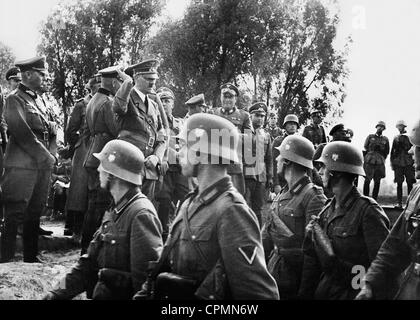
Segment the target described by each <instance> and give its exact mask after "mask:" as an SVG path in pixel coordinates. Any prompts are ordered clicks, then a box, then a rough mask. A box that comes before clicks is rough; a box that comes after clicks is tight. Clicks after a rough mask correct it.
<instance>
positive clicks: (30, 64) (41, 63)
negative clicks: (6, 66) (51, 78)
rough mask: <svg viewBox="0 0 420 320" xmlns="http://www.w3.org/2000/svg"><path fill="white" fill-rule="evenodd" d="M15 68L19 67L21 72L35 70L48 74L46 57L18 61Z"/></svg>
mask: <svg viewBox="0 0 420 320" xmlns="http://www.w3.org/2000/svg"><path fill="white" fill-rule="evenodd" d="M15 66H16V67H18V68H19V69H20V71H21V72H25V71H30V70H35V71H39V72H42V73H46V72H47V67H46V58H45V57H35V58H31V59H27V60H21V61H16V62H15Z"/></svg>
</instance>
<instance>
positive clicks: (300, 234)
mask: <svg viewBox="0 0 420 320" xmlns="http://www.w3.org/2000/svg"><path fill="white" fill-rule="evenodd" d="M278 150H279V153H280V155H279V156H278V158H277V159H276V160H277V162H278V166H277V168H278V174H279V175H281V176H282V177H283V179H284V180H285V181H286V183H287V184H286V186H285V187H284V188H283V189H282V191H281V193H280V194H279V195H278V196H277V197H276V199H275V200H274V202H273V204H272V205H271V209H270V211H269V214H268V218H267V221H266V224H265V226H264V228H263V229H264V231H263V234H264V240H265V241H264V245H265V249H266V251H267V249H269V248H270V247H273V249H272V253H271V256H270V261H269V262H268V268H269V271H270V273H271V274H272V275H273V277H274V278H275V279H276V281H277V286H278V287H279V293H280V296H281V298H282V299H296V298H297V293H298V290H299V286H300V282H301V276H302V267H303V251H302V244H303V239H304V235H305V227H306V225H307V223H308V222H309V220H310V219H311V216H312V215H317V214H318V213H319V212H320V211H321V209H322V208H323V206H324V203H325V201H326V200H327V198H326V197H325V195H324V193H323V191H322V188H321V187H318V186H316V185H314V184H313V183H312V182H311V179H310V175H311V173H310V171H311V170H312V169H313V166H312V157H313V154H314V147H313V145H312V144H311V142H310V141H309V140H308V139H306V138H304V137H301V136H297V135H290V136H288V137H286V138H285V139H284V140H283V142H282V144H281V145H280V147H278Z"/></svg>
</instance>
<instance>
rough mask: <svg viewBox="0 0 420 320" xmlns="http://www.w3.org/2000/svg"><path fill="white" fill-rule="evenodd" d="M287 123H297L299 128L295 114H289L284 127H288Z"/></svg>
mask: <svg viewBox="0 0 420 320" xmlns="http://www.w3.org/2000/svg"><path fill="white" fill-rule="evenodd" d="M287 122H295V123H296V124H297V126H298V127H299V119H298V117H297V116H296V115H295V114H288V115H287V116H286V117H285V118H284V121H283V126H285V125H286V123H287Z"/></svg>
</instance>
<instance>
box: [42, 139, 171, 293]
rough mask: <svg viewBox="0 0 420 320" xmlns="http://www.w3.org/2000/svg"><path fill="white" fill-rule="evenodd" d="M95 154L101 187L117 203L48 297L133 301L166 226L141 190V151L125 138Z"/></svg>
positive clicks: (142, 161) (113, 141)
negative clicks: (77, 259) (84, 252)
mask: <svg viewBox="0 0 420 320" xmlns="http://www.w3.org/2000/svg"><path fill="white" fill-rule="evenodd" d="M94 157H95V158H97V159H98V160H99V161H100V165H99V167H98V171H99V179H100V185H101V188H104V189H106V190H108V191H109V192H110V193H111V194H112V197H113V200H114V204H113V206H112V208H111V210H108V211H107V212H106V214H105V215H104V218H103V220H102V225H101V227H100V228H99V230H98V231H97V232H96V233H95V235H94V237H93V240H92V241H91V243H90V244H89V248H88V250H87V253H86V254H84V255H83V256H82V257H81V258H80V259H79V261H78V263H77V265H76V266H75V267H73V268H72V269H71V271H70V272H69V273H68V274H67V275H66V276H65V277H64V279H63V280H62V281H60V283H59V284H58V285H57V286H56V287H55V288H54V289H53V290H52V291H51V292H49V293H48V294H47V296H45V297H44V299H51V300H56V299H58V300H64V299H72V298H74V297H75V296H77V295H79V294H80V293H83V292H86V294H87V297H88V298H89V299H96V300H129V299H131V298H132V296H133V295H134V293H135V292H137V291H138V290H140V288H141V286H142V284H143V283H144V281H145V280H146V276H147V268H148V262H149V261H155V260H157V259H158V258H159V256H160V253H161V250H162V247H163V243H162V237H161V234H162V226H161V224H160V222H159V218H158V216H157V213H156V210H155V208H154V207H153V205H152V203H151V202H150V200H149V199H147V197H146V196H145V195H144V194H143V193H142V192H141V185H142V173H143V166H144V156H143V153H142V152H141V151H140V150H139V149H138V148H137V147H135V146H134V145H132V144H131V143H129V142H126V141H122V140H112V141H110V142H108V143H107V144H106V145H105V147H104V148H103V150H102V151H101V152H100V153H95V154H94Z"/></svg>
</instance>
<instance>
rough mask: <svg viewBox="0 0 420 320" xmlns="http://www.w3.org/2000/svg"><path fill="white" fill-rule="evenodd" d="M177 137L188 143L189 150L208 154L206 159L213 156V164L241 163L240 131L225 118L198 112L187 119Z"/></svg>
mask: <svg viewBox="0 0 420 320" xmlns="http://www.w3.org/2000/svg"><path fill="white" fill-rule="evenodd" d="M177 137H178V138H179V139H180V140H183V141H184V142H185V143H186V144H187V148H188V149H189V150H191V151H194V152H199V153H200V155H205V156H207V158H206V159H209V158H210V157H209V156H211V162H209V163H211V164H222V163H223V164H228V163H229V162H233V163H239V157H238V151H237V150H238V145H239V132H238V129H237V128H236V127H235V126H234V125H233V124H232V123H231V122H230V121H229V120H226V119H225V118H222V117H220V116H217V115H213V114H209V113H196V114H194V115H192V116H191V117H189V118H188V119H187V121H186V122H185V124H184V126H183V127H182V129H181V132H180V133H179V135H178V136H177ZM220 159H222V161H223V162H222V163H220ZM226 161H227V162H226Z"/></svg>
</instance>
